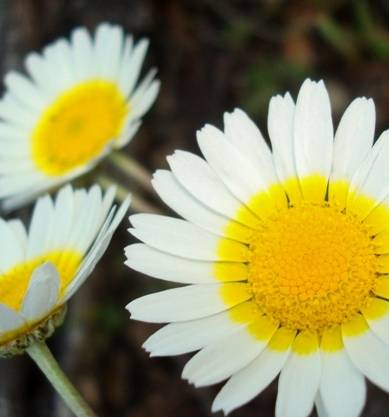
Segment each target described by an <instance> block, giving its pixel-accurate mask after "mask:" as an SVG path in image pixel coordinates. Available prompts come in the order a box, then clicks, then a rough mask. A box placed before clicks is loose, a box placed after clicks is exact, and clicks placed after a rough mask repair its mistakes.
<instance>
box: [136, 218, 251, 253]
mask: <svg viewBox="0 0 389 417" xmlns="http://www.w3.org/2000/svg"><path fill="white" fill-rule="evenodd" d="M130 220H131V223H132V225H133V226H134V229H130V232H131V234H132V235H134V236H135V237H137V238H138V239H140V240H142V241H143V242H144V243H146V244H147V245H149V246H151V247H153V248H155V249H158V250H161V251H163V252H167V253H171V254H173V255H177V256H182V257H186V258H189V259H197V260H203V261H218V260H221V261H242V260H244V259H245V254H246V252H247V248H246V246H244V245H242V244H240V243H238V242H235V241H233V240H229V239H224V240H223V242H224V243H225V244H226V245H229V246H231V247H234V248H235V249H236V251H228V252H227V251H226V253H220V251H219V250H218V245H220V244H221V239H220V238H219V237H217V236H216V235H213V234H211V233H208V232H206V231H205V230H203V229H200V228H199V227H198V226H195V225H193V224H191V223H189V222H186V221H184V220H181V219H175V218H172V217H166V216H161V215H157V214H135V215H133V216H131V217H130Z"/></svg>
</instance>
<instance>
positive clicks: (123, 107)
mask: <svg viewBox="0 0 389 417" xmlns="http://www.w3.org/2000/svg"><path fill="white" fill-rule="evenodd" d="M147 46H148V42H147V41H146V40H145V39H142V40H141V41H139V42H138V43H137V44H134V43H133V39H132V37H131V36H125V35H124V33H123V30H122V28H121V27H119V26H115V25H110V24H107V23H103V24H100V25H99V26H98V27H97V29H96V32H95V35H94V36H93V37H91V36H90V34H89V33H88V32H87V30H86V29H85V28H78V29H75V30H74V31H73V32H72V34H71V36H70V40H66V39H63V38H61V39H59V40H57V41H55V42H54V43H53V44H51V45H49V46H47V47H46V48H44V49H43V52H42V53H41V54H40V53H35V52H33V53H30V54H29V55H28V56H27V57H26V60H25V66H26V69H27V72H28V76H25V75H22V74H19V73H16V72H10V73H8V74H7V75H6V77H5V85H6V92H5V94H4V97H3V98H2V100H1V101H0V118H1V119H2V120H1V121H0V176H1V177H0V199H2V200H3V202H2V205H3V207H4V208H5V209H11V208H14V207H16V206H19V205H21V204H23V203H25V202H27V201H29V200H31V199H33V198H34V197H35V196H36V195H38V194H40V193H41V192H42V191H45V190H47V189H49V188H50V187H52V186H55V185H58V184H60V183H63V182H65V181H68V180H69V179H71V178H74V177H76V176H78V175H80V174H82V173H83V172H86V171H88V170H90V169H91V168H92V167H93V166H94V165H95V164H96V163H97V162H98V161H99V160H101V158H103V157H104V156H105V155H106V154H107V153H109V152H110V151H111V150H112V149H115V148H121V147H123V146H124V145H126V144H127V143H128V142H129V140H130V139H131V138H132V136H133V135H134V134H135V132H136V131H137V129H138V128H139V126H140V123H141V117H142V116H143V115H144V114H145V113H146V111H147V110H148V109H149V108H150V106H151V105H152V104H153V102H154V100H155V98H156V96H157V94H158V90H159V81H157V80H155V79H154V76H155V70H151V71H150V72H149V73H148V75H146V77H145V78H144V79H143V80H142V81H141V83H140V84H138V85H137V81H138V78H139V73H140V70H141V66H142V63H143V60H144V57H145V54H146V50H147Z"/></svg>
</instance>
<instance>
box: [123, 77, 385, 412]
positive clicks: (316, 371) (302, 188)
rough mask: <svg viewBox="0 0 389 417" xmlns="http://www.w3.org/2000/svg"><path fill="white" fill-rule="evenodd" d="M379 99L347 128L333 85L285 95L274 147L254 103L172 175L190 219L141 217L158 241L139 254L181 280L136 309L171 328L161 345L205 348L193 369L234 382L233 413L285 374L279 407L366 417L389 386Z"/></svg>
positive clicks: (276, 110)
mask: <svg viewBox="0 0 389 417" xmlns="http://www.w3.org/2000/svg"><path fill="white" fill-rule="evenodd" d="M374 129H375V108H374V103H373V101H372V100H371V99H369V100H368V99H365V98H357V99H355V100H354V101H353V102H352V103H351V104H350V105H349V107H348V108H347V109H346V111H345V113H344V115H343V117H342V118H341V121H340V123H339V126H338V128H337V130H336V133H335V134H334V130H333V123H332V118H331V107H330V101H329V97H328V93H327V91H326V88H325V86H324V84H323V82H322V81H320V82H319V83H316V82H312V81H311V80H309V79H308V80H306V81H305V82H304V83H303V85H302V87H301V89H300V91H299V94H298V97H297V100H296V103H294V101H293V99H292V98H291V96H290V95H289V94H286V95H285V96H276V97H273V98H272V99H271V101H270V105H269V112H268V133H269V137H270V141H271V145H272V150H270V149H269V148H268V146H267V145H266V142H265V140H264V137H263V136H262V134H261V132H260V131H259V130H258V128H257V127H256V126H255V124H254V123H253V122H252V121H251V120H250V119H249V118H248V117H247V116H246V114H245V113H244V112H242V111H241V110H235V111H234V112H232V113H227V114H225V116H224V132H222V131H220V130H218V129H216V128H215V127H213V126H209V125H207V126H205V127H204V128H203V129H202V130H201V131H199V132H198V135H197V138H198V144H199V147H200V149H201V152H202V154H203V155H204V157H205V160H204V159H202V158H200V157H198V156H196V155H194V154H191V153H189V152H183V151H177V152H175V153H174V154H173V155H171V156H170V157H168V162H169V166H170V169H171V171H165V170H161V171H157V172H156V173H155V175H154V179H153V185H154V188H155V190H156V191H157V193H158V194H159V196H160V197H161V199H162V200H163V201H164V202H165V203H166V204H167V205H168V206H169V207H171V208H172V209H173V210H174V211H175V212H176V213H177V214H179V215H180V216H182V217H183V218H184V219H185V220H181V219H177V218H172V217H165V216H158V215H148V214H138V215H134V216H131V217H130V220H131V223H132V227H133V228H132V229H130V231H131V233H132V234H133V235H134V236H135V237H137V238H138V239H140V240H141V241H142V242H143V243H136V244H132V245H130V246H128V247H127V248H126V257H127V260H126V264H127V265H128V266H130V267H131V268H133V269H135V270H137V271H140V272H142V273H145V274H147V275H150V276H152V277H155V278H159V279H162V280H170V281H175V282H178V283H181V284H190V285H186V286H180V287H179V288H175V289H169V290H165V291H161V292H158V293H155V294H151V295H147V296H144V297H141V298H138V299H136V300H134V301H132V302H131V303H130V304H129V305H128V306H127V308H128V310H129V311H130V313H131V317H132V318H133V319H136V320H143V321H147V322H154V323H169V324H167V325H166V326H164V327H162V328H161V329H160V330H159V331H157V332H156V333H154V334H153V335H152V336H151V337H150V338H149V339H148V340H147V341H146V342H145V344H144V348H145V349H146V350H147V351H149V352H150V354H151V356H165V355H179V354H183V353H188V352H193V351H198V352H197V353H196V354H195V355H194V356H193V357H192V358H191V359H190V360H189V362H188V363H187V364H186V366H185V368H184V371H183V377H184V378H185V379H187V380H188V381H190V382H191V383H193V384H194V385H195V386H197V387H201V386H206V385H210V384H216V383H219V382H221V381H224V380H227V382H226V383H225V385H224V386H223V388H222V389H221V391H220V392H219V393H218V395H217V397H216V398H215V400H214V403H213V406H212V409H213V411H218V410H223V411H224V412H225V413H228V412H230V411H232V410H234V409H236V408H237V407H239V406H241V405H243V404H245V403H247V402H248V401H250V400H251V399H252V398H254V397H255V396H256V395H258V394H259V393H260V392H261V391H263V390H264V389H265V388H266V387H267V386H268V385H269V384H270V383H271V382H272V381H273V380H274V379H275V378H276V377H277V376H278V375H279V380H278V395H277V401H276V416H277V417H307V416H308V415H309V414H310V412H311V411H312V408H313V407H314V405H316V408H317V411H318V414H319V416H320V417H340V416H341V417H357V416H358V415H359V414H360V413H361V410H362V408H363V406H364V403H365V399H366V381H365V377H367V378H368V379H369V380H370V381H372V382H373V383H374V384H376V385H377V386H379V387H380V388H382V389H383V390H385V391H389V301H388V300H389V278H388V274H389V171H388V169H387V161H388V160H389V132H388V131H386V132H384V133H383V134H382V135H381V136H380V137H379V138H378V140H377V141H376V143H375V144H374V146H373V140H374Z"/></svg>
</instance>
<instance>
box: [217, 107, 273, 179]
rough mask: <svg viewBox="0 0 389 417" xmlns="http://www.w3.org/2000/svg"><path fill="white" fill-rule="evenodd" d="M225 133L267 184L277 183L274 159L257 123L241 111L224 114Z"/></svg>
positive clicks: (236, 110)
mask: <svg viewBox="0 0 389 417" xmlns="http://www.w3.org/2000/svg"><path fill="white" fill-rule="evenodd" d="M224 133H225V136H226V137H227V139H228V140H229V141H230V142H231V143H233V144H234V146H235V148H236V151H237V152H239V153H241V154H242V156H244V158H245V159H247V161H248V162H249V163H250V164H251V165H252V167H253V168H254V169H256V170H257V171H258V175H259V176H260V177H262V178H263V180H264V182H265V183H266V184H274V183H275V182H276V181H277V178H276V174H275V169H274V164H273V158H272V154H271V152H270V149H269V147H268V146H267V144H266V142H265V139H264V138H263V136H262V134H261V132H260V130H259V129H258V127H257V126H256V125H255V123H254V122H253V121H252V120H251V119H250V118H249V117H248V116H247V115H246V113H244V112H243V111H242V110H240V109H235V110H234V111H233V112H232V113H225V114H224Z"/></svg>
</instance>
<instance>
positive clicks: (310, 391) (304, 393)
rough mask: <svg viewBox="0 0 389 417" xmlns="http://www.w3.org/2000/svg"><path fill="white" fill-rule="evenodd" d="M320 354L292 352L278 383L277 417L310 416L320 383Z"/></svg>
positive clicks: (317, 352)
mask: <svg viewBox="0 0 389 417" xmlns="http://www.w3.org/2000/svg"><path fill="white" fill-rule="evenodd" d="M320 372H321V364H320V354H319V351H318V350H317V351H316V352H314V353H312V354H309V355H300V354H297V353H294V352H292V353H291V354H290V356H289V358H288V361H287V362H286V365H285V367H284V368H283V369H282V371H281V375H280V379H279V381H278V395H277V402H276V417H306V416H308V415H309V414H310V412H311V410H312V408H313V405H314V400H315V396H316V392H317V390H318V388H319V383H320Z"/></svg>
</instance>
